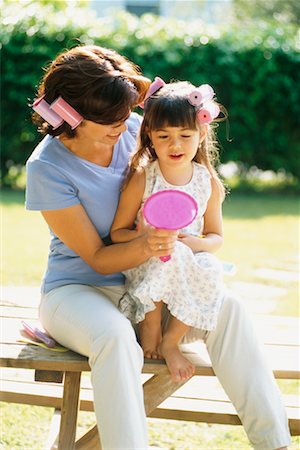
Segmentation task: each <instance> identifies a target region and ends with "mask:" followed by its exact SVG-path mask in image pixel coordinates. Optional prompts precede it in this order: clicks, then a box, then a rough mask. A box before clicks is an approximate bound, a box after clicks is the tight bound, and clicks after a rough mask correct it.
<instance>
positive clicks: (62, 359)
mask: <svg viewBox="0 0 300 450" xmlns="http://www.w3.org/2000/svg"><path fill="white" fill-rule="evenodd" d="M1 353H2V354H1V357H0V366H3V367H19V368H28V369H40V370H60V371H73V372H74V371H90V367H89V364H88V360H87V358H86V357H85V356H82V355H79V354H77V353H74V352H72V351H70V350H69V351H68V352H65V353H58V352H53V351H51V350H48V349H43V348H36V347H35V346H33V345H28V344H27V345H23V344H2V348H1ZM265 354H266V357H267V360H268V362H269V365H270V367H271V368H272V369H273V372H274V375H275V377H276V378H278V379H300V367H299V349H298V348H297V347H294V346H291V347H289V346H280V345H266V346H265ZM185 356H186V357H187V358H188V359H189V360H191V361H192V362H193V364H195V367H196V371H195V375H214V372H213V369H212V367H211V366H210V365H209V364H208V363H207V362H205V361H203V358H201V356H198V355H196V354H195V353H185ZM165 370H166V365H165V363H164V361H152V360H150V361H146V362H145V365H144V368H143V372H144V373H160V372H164V371H165Z"/></svg>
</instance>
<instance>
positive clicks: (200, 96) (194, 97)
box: [188, 84, 214, 106]
mask: <svg viewBox="0 0 300 450" xmlns="http://www.w3.org/2000/svg"><path fill="white" fill-rule="evenodd" d="M213 96H214V90H213V88H212V87H211V86H210V85H209V84H201V86H199V87H198V88H196V89H194V90H193V91H192V92H191V93H190V94H189V97H188V101H189V102H190V104H191V105H193V106H200V105H201V103H203V102H205V101H207V100H211V99H212V98H213Z"/></svg>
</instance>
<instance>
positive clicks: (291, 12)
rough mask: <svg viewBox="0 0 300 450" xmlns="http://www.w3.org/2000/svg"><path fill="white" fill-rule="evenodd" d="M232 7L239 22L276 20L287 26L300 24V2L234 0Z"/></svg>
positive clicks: (288, 0) (284, 0) (285, 0)
mask: <svg viewBox="0 0 300 450" xmlns="http://www.w3.org/2000/svg"><path fill="white" fill-rule="evenodd" d="M232 5H233V9H234V16H235V17H236V19H237V20H238V21H244V20H247V19H249V20H256V19H264V20H266V21H269V20H270V19H274V20H275V21H277V22H283V23H285V24H294V25H297V24H299V20H300V2H299V1H298V0H232Z"/></svg>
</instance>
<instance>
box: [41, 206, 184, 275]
mask: <svg viewBox="0 0 300 450" xmlns="http://www.w3.org/2000/svg"><path fill="white" fill-rule="evenodd" d="M42 214H43V216H44V218H45V220H46V222H47V224H48V225H49V227H50V228H51V229H52V231H53V232H54V233H55V235H56V236H58V237H59V239H60V240H61V241H63V242H64V243H65V245H67V246H68V247H69V248H70V249H71V250H73V251H74V252H75V253H76V254H77V255H79V256H80V257H81V258H82V259H83V261H85V262H86V263H87V264H88V265H89V266H91V267H92V268H93V269H94V270H95V271H96V272H99V273H102V274H104V275H107V274H110V273H114V272H121V271H124V270H127V269H131V268H133V267H135V266H138V265H140V264H142V263H143V262H145V261H147V260H148V259H149V258H150V257H152V256H163V255H165V254H166V249H168V252H170V253H172V251H173V250H174V245H175V241H176V238H177V233H176V232H170V231H166V230H156V229H154V228H150V227H149V228H147V230H146V231H145V233H144V234H143V235H142V236H139V237H137V238H136V239H134V240H132V241H131V242H127V243H124V244H114V245H110V246H105V244H104V243H103V241H102V239H101V238H100V236H99V234H98V232H97V230H96V228H95V227H94V225H93V223H92V222H91V220H90V218H89V217H88V215H87V213H86V212H85V209H84V208H83V207H82V206H81V205H75V206H70V207H69V208H64V209H57V210H51V211H42ZM160 246H162V247H160ZM159 248H160V250H159Z"/></svg>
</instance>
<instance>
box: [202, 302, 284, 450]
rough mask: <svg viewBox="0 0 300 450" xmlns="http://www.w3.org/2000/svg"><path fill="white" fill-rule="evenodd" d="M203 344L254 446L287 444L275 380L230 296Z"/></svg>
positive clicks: (266, 448)
mask: <svg viewBox="0 0 300 450" xmlns="http://www.w3.org/2000/svg"><path fill="white" fill-rule="evenodd" d="M206 345H207V349H208V352H209V355H210V358H211V361H212V365H213V368H214V371H215V373H216V375H217V377H218V378H219V380H220V382H221V384H222V385H223V388H224V390H225V391H226V393H227V395H228V396H229V398H230V400H231V401H232V403H233V404H234V406H235V408H236V410H237V413H238V415H239V417H240V419H241V421H242V423H243V426H244V428H245V431H246V433H247V435H248V438H249V440H250V442H251V444H252V445H253V447H254V448H255V449H257V450H274V449H278V448H285V447H286V446H287V445H289V444H290V433H289V428H288V422H287V417H286V413H285V410H284V406H283V404H282V400H281V395H280V392H279V389H278V387H277V384H276V381H275V379H274V377H273V374H272V372H271V371H270V369H269V368H268V367H267V366H266V363H265V359H264V356H263V354H262V352H261V349H260V345H259V344H258V341H257V339H256V336H255V334H254V332H253V329H252V324H251V322H250V320H249V318H248V317H247V315H246V314H245V311H244V309H243V308H242V306H241V304H240V303H239V302H238V301H237V300H236V299H234V298H232V297H230V296H229V295H228V296H227V298H226V299H225V300H224V304H223V306H222V308H221V311H220V314H219V318H218V324H217V328H216V329H215V330H214V331H210V332H207V333H206Z"/></svg>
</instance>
